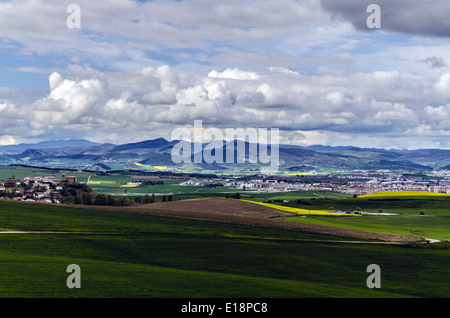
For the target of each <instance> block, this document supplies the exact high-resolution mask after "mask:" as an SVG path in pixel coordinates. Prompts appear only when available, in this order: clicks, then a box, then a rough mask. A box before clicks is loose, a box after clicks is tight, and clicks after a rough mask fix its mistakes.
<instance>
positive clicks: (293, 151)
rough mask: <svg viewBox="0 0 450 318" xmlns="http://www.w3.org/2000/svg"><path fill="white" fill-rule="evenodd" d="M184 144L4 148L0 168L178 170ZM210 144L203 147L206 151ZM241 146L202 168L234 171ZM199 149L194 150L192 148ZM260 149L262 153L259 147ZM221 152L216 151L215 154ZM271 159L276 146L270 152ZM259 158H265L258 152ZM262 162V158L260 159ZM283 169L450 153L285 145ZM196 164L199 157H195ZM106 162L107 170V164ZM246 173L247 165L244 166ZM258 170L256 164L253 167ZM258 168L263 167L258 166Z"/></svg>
mask: <svg viewBox="0 0 450 318" xmlns="http://www.w3.org/2000/svg"><path fill="white" fill-rule="evenodd" d="M178 142H179V141H168V140H166V139H164V138H157V139H153V140H145V141H141V142H134V143H126V144H121V145H114V144H98V143H93V142H90V141H87V140H83V139H72V140H52V141H44V142H39V143H36V144H20V145H12V146H2V147H0V165H10V164H25V165H33V166H42V167H66V168H76V169H79V168H89V167H91V168H92V167H93V168H95V169H101V168H102V167H109V166H111V165H112V164H110V163H114V164H115V167H119V168H120V169H130V168H133V169H139V165H145V166H169V167H170V166H172V167H174V166H175V164H174V162H173V160H172V156H171V152H172V148H173V146H174V145H176V144H177V143H178ZM207 145H208V144H203V145H202V150H203V149H204V147H205V146H207ZM251 146H252V145H251V144H249V143H248V142H246V143H245V144H244V147H245V156H244V157H246V158H248V153H249V149H251ZM237 148H238V145H237V143H236V142H228V143H226V142H223V143H222V151H223V162H224V163H223V164H221V163H206V162H205V161H204V160H203V161H202V163H195V164H194V166H196V167H197V169H208V170H220V169H230V168H233V166H237V165H234V164H230V163H226V161H227V160H226V159H227V158H226V150H227V149H231V150H233V162H237V161H238V152H237ZM192 149H193V150H194V147H192ZM257 149H258V150H259V148H258V147H257ZM214 154H215V153H214V152H213V155H214ZM269 154H270V147H269ZM257 155H258V156H259V155H260V153H259V152H258V153H257ZM258 158H259V157H258ZM279 158H280V167H281V168H282V170H289V171H310V170H317V169H323V168H328V169H342V170H354V169H361V170H380V169H385V170H386V169H387V170H408V171H427V170H432V169H444V168H445V169H448V167H450V150H442V149H422V150H396V149H374V148H358V147H351V146H342V147H331V146H321V145H315V146H309V147H301V146H295V145H280V146H279ZM191 162H194V153H192V156H191ZM105 163H106V165H105ZM241 168H242V164H241ZM252 168H255V165H252ZM256 168H257V165H256Z"/></svg>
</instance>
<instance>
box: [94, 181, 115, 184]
mask: <svg viewBox="0 0 450 318" xmlns="http://www.w3.org/2000/svg"><path fill="white" fill-rule="evenodd" d="M88 184H116V182H115V181H92V180H89V183H88Z"/></svg>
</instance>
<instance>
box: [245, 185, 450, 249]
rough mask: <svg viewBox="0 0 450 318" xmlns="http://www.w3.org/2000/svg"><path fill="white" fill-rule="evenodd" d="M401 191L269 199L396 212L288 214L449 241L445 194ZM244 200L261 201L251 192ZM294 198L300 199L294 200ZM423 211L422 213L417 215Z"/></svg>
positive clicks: (448, 198) (326, 207)
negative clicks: (354, 215) (396, 193)
mask: <svg viewBox="0 0 450 318" xmlns="http://www.w3.org/2000/svg"><path fill="white" fill-rule="evenodd" d="M419 194H420V195H411V194H410V195H408V196H406V195H404V193H403V195H402V194H400V195H399V196H398V197H397V196H395V193H389V194H386V195H384V196H382V195H377V196H361V197H358V198H348V197H347V198H345V197H342V198H333V196H331V195H328V194H322V195H321V196H320V197H318V196H316V197H313V198H312V197H307V196H304V197H301V196H298V197H297V198H296V199H294V198H292V197H291V198H290V199H289V198H287V197H285V196H284V195H283V194H281V195H278V196H277V195H273V196H272V197H271V199H272V200H273V199H283V198H284V199H286V200H287V201H288V202H278V203H274V204H278V205H282V206H287V207H294V208H300V209H311V210H312V211H313V210H331V209H333V210H334V211H354V210H357V209H360V210H361V211H366V212H378V211H379V210H382V211H383V212H385V213H395V214H398V215H388V216H382V215H362V216H359V217H356V218H354V217H352V218H348V217H346V218H338V217H326V216H325V217H322V216H312V217H308V218H290V219H291V220H293V221H300V222H312V223H319V224H326V225H334V226H341V227H349V228H355V229H361V230H367V231H378V232H389V233H396V234H405V235H414V236H419V237H423V238H430V239H437V240H441V241H450V196H448V195H427V194H425V195H424V194H423V193H419ZM246 199H248V200H254V201H258V202H260V201H261V198H259V197H255V198H252V197H251V196H250V197H248V198H246ZM297 199H299V200H300V202H297ZM421 211H424V212H425V215H420V212H421Z"/></svg>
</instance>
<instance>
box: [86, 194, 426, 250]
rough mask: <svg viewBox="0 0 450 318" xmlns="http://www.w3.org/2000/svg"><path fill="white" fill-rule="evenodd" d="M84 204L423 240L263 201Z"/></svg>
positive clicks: (339, 233) (394, 239) (353, 235)
mask: <svg viewBox="0 0 450 318" xmlns="http://www.w3.org/2000/svg"><path fill="white" fill-rule="evenodd" d="M79 207H81V206H79ZM83 207H84V208H89V209H92V208H94V209H102V210H114V211H121V212H127V213H140V214H149V215H157V216H168V217H178V218H186V219H196V220H205V221H215V222H226V223H234V224H243V225H250V226H260V227H270V228H279V229H287V230H295V231H302V232H311V233H321V234H331V235H337V236H343V237H351V238H362V239H369V240H379V241H385V242H413V241H421V240H422V239H420V238H418V237H414V236H407V235H399V234H391V233H379V232H371V231H363V230H356V229H348V228H342V227H335V226H327V225H320V224H313V223H307V222H294V221H289V220H284V219H280V218H278V217H284V216H296V215H295V214H292V213H289V212H284V211H280V210H276V209H272V208H270V207H266V206H262V205H259V204H253V203H250V202H243V201H239V200H232V199H215V198H206V199H203V198H202V199H191V200H181V201H173V202H159V203H151V204H136V205H134V206H130V207H98V206H83Z"/></svg>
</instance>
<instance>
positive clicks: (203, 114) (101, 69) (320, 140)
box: [0, 0, 450, 149]
mask: <svg viewBox="0 0 450 318" xmlns="http://www.w3.org/2000/svg"><path fill="white" fill-rule="evenodd" d="M372 3H375V4H377V5H378V6H379V7H380V9H381V28H379V29H370V28H368V26H367V19H368V18H369V16H370V15H371V12H367V7H368V5H369V4H372ZM412 3H413V4H412ZM71 4H76V5H77V6H78V7H79V8H80V15H79V17H80V20H79V22H80V28H77V27H76V26H77V25H76V22H78V20H77V11H71V10H69V12H68V10H67V9H68V7H69V5H71ZM449 16H450V2H449V1H448V0H432V1H429V0H415V1H408V0H360V1H353V0H298V1H294V0H220V1H216V0H185V1H172V0H164V1H163V0H155V1H137V0H96V1H87V0H69V1H66V0H45V1H44V0H9V1H1V2H0V145H5V144H14V143H21V142H36V141H41V140H49V139H65V138H85V139H88V140H91V141H95V142H111V143H116V144H119V143H126V142H135V141H141V140H146V139H153V138H157V137H164V138H167V139H170V136H171V132H172V131H173V130H174V129H176V128H180V127H190V126H192V125H193V124H194V120H202V121H203V126H204V127H216V128H222V129H224V128H248V127H255V128H268V129H270V128H278V129H279V130H280V141H281V142H282V143H290V144H298V145H305V146H307V145H312V144H326V145H354V146H360V147H377V148H381V147H384V148H402V149H414V148H446V149H450V55H449V54H450V19H449Z"/></svg>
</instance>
